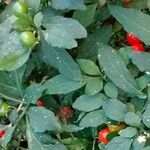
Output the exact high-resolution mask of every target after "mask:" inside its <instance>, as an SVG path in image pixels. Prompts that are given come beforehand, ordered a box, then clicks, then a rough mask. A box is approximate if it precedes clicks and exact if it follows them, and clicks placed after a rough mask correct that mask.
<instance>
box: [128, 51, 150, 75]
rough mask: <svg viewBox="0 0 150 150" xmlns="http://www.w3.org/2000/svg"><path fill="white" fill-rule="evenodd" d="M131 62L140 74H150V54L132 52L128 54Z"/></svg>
mask: <svg viewBox="0 0 150 150" xmlns="http://www.w3.org/2000/svg"><path fill="white" fill-rule="evenodd" d="M130 57H131V60H132V62H133V64H135V65H136V66H137V67H138V68H139V69H140V71H142V72H150V66H149V63H150V53H148V52H140V53H137V52H132V53H131V54H130Z"/></svg>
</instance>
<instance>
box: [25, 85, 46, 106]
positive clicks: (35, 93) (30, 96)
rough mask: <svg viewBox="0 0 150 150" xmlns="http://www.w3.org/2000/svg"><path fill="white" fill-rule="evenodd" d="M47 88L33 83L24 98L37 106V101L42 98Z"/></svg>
mask: <svg viewBox="0 0 150 150" xmlns="http://www.w3.org/2000/svg"><path fill="white" fill-rule="evenodd" d="M45 89H46V88H45V86H43V85H42V84H37V83H33V84H31V85H30V86H29V87H28V88H27V89H26V90H25V95H24V98H25V100H26V102H28V103H33V104H35V103H36V101H37V100H38V99H39V98H40V97H41V96H42V93H43V91H44V90H45Z"/></svg>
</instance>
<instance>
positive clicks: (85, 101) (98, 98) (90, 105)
mask: <svg viewBox="0 0 150 150" xmlns="http://www.w3.org/2000/svg"><path fill="white" fill-rule="evenodd" d="M103 97H104V95H103V94H101V93H99V94H96V95H94V96H87V95H82V96H80V97H79V98H77V99H76V101H75V102H74V103H73V108H75V109H77V110H80V111H85V112H89V111H92V110H95V109H98V108H100V107H101V106H102V104H103Z"/></svg>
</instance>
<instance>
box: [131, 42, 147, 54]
mask: <svg viewBox="0 0 150 150" xmlns="http://www.w3.org/2000/svg"><path fill="white" fill-rule="evenodd" d="M131 47H132V49H133V50H134V51H139V52H144V51H145V48H144V46H143V44H136V45H133V46H131Z"/></svg>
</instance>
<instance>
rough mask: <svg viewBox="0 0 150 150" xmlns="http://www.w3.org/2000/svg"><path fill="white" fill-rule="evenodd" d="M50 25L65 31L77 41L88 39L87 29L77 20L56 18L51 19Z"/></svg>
mask: <svg viewBox="0 0 150 150" xmlns="http://www.w3.org/2000/svg"><path fill="white" fill-rule="evenodd" d="M50 23H51V24H55V25H57V26H58V27H60V28H63V29H65V30H66V31H67V32H68V33H69V34H70V35H72V36H73V37H74V38H76V39H81V38H85V37H87V31H86V29H85V28H84V27H83V26H82V25H81V24H80V23H79V22H78V21H77V20H74V19H72V18H64V17H61V16H56V17H53V18H52V19H51V22H50Z"/></svg>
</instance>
